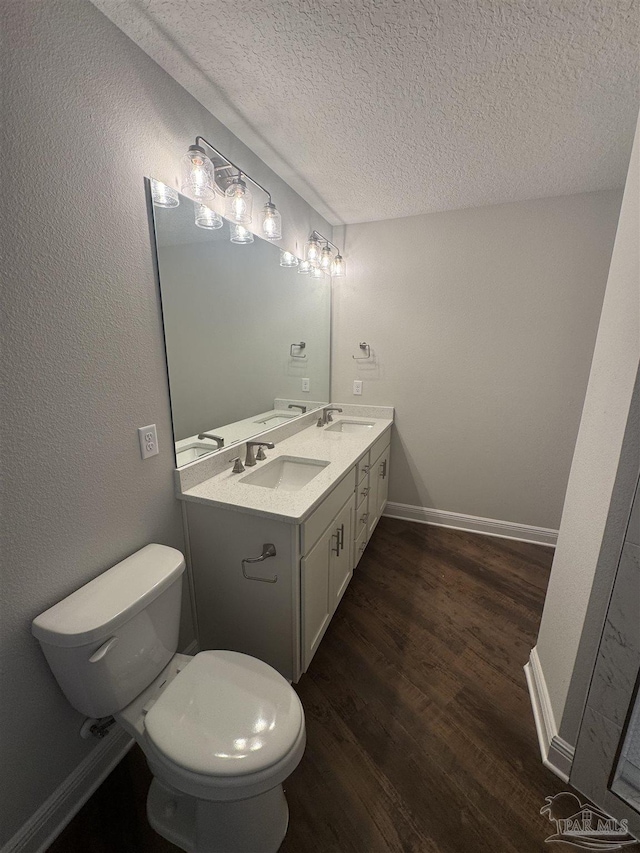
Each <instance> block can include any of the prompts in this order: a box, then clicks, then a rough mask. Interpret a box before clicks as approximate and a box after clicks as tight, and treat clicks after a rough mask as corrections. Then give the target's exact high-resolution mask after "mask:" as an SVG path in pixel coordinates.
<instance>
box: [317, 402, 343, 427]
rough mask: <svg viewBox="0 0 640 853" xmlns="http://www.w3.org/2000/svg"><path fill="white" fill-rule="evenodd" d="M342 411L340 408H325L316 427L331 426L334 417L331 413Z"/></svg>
mask: <svg viewBox="0 0 640 853" xmlns="http://www.w3.org/2000/svg"><path fill="white" fill-rule="evenodd" d="M341 411H342V409H341V408H340V407H339V406H325V408H324V409H323V410H322V415H321V416H320V417H319V418H318V423H317V424H316V426H326V425H327V424H330V423H331V421H332V420H333V416H332V414H331V412H341Z"/></svg>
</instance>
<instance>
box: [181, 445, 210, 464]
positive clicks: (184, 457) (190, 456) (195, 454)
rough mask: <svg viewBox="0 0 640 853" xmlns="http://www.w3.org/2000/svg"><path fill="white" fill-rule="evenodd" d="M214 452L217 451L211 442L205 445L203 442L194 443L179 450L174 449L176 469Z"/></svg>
mask: <svg viewBox="0 0 640 853" xmlns="http://www.w3.org/2000/svg"><path fill="white" fill-rule="evenodd" d="M214 450H218V448H217V447H216V445H215V444H214V443H213V442H212V443H210V444H205V443H204V442H200V441H194V442H192V443H191V444H186V445H184V446H183V447H181V448H180V449H178V448H176V462H177V464H178V467H180V466H181V465H186V464H187V462H193V461H194V460H196V459H199V458H200V457H201V456H206V455H207V453H213V451H214Z"/></svg>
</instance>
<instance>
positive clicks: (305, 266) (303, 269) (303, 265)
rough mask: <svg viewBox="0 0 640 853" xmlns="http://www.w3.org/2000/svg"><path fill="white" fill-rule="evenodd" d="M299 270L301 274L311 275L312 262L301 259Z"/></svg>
mask: <svg viewBox="0 0 640 853" xmlns="http://www.w3.org/2000/svg"><path fill="white" fill-rule="evenodd" d="M298 272H299V273H300V275H309V273H310V272H311V264H310V263H309V261H300V263H299V264H298Z"/></svg>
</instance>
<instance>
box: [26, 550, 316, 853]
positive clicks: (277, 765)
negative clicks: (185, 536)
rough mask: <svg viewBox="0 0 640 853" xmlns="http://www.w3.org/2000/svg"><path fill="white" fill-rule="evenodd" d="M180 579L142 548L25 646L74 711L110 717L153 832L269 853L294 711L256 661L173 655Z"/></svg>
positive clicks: (67, 602) (276, 835) (193, 844)
mask: <svg viewBox="0 0 640 853" xmlns="http://www.w3.org/2000/svg"><path fill="white" fill-rule="evenodd" d="M184 569H185V563H184V558H183V556H182V554H181V553H180V552H179V551H176V550H175V549H173V548H167V547H166V546H164V545H147V546H146V547H145V548H142V549H141V550H140V551H138V552H137V553H135V554H133V555H132V556H131V557H128V558H127V559H126V560H123V561H122V562H121V563H118V565H116V566H114V567H113V568H111V569H109V570H108V571H106V572H104V574H102V575H100V576H99V577H97V578H95V580H93V581H91V582H90V583H88V584H86V585H85V586H83V587H81V589H79V590H77V591H76V592H74V593H73V594H72V595H70V596H68V598H65V599H64V600H63V601H61V602H60V603H59V604H56V605H55V606H54V607H51V608H50V609H49V610H47V611H45V612H44V613H42V614H41V615H40V616H38V617H37V618H36V619H34V621H33V625H32V630H33V634H34V636H35V637H37V638H38V640H39V641H40V644H41V646H42V649H43V651H44V653H45V655H46V658H47V661H48V662H49V666H50V667H51V669H52V671H53V674H54V675H55V677H56V679H57V681H58V683H59V685H60V687H61V688H62V690H63V691H64V693H65V695H66V697H67V699H68V700H69V702H70V703H71V704H72V705H73V707H74V708H76V709H77V710H78V711H80V712H81V713H82V714H86V715H87V716H88V717H92V718H93V717H95V718H101V717H108V716H110V715H113V716H114V717H115V719H116V720H117V722H118V723H119V724H120V725H121V726H123V727H124V728H125V729H126V730H127V731H128V732H129V733H130V734H131V736H132V737H134V738H135V740H136V741H137V743H138V744H139V745H140V747H141V749H142V750H143V751H144V753H145V755H146V757H147V761H148V762H149V766H150V768H151V771H152V773H153V775H154V779H153V782H152V784H151V788H150V790H149V796H148V799H147V814H148V817H149V822H150V823H151V825H152V826H153V828H154V829H155V830H156V832H158V833H160V835H163V836H164V837H165V838H167V839H168V840H169V841H171V842H172V843H173V844H175V845H177V846H178V847H181V848H182V849H183V850H187V851H190V853H275V851H277V850H278V848H279V847H280V844H281V843H282V840H283V838H284V836H285V834H286V831H287V824H288V819H289V811H288V808H287V802H286V800H285V797H284V792H283V790H282V782H283V780H284V779H286V778H287V776H289V774H290V773H291V772H292V771H293V770H294V768H295V767H296V766H297V764H298V762H299V761H300V759H301V758H302V754H303V752H304V747H305V725H304V712H303V710H302V705H301V704H300V700H299V699H298V697H297V695H296V693H295V691H294V690H293V689H292V687H291V685H290V684H289V683H288V682H287V681H286V680H285V679H284V678H283V677H282V676H281V675H280V674H279V673H278V672H276V671H275V669H273V668H272V667H270V666H268V665H267V664H266V663H263V662H262V661H259V660H257V659H256V658H252V657H249V656H248V655H243V654H239V653H238V652H230V651H207V652H201V653H200V654H198V655H196V656H195V657H189V656H187V655H180V654H176V649H177V647H178V622H179V618H180V599H181V590H182V573H183V572H184Z"/></svg>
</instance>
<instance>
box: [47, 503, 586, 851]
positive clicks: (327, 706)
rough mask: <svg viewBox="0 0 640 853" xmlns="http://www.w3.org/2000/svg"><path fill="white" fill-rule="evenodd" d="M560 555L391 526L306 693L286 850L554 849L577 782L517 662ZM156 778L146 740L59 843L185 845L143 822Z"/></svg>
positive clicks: (73, 846) (358, 578)
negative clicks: (537, 723) (535, 713)
mask: <svg viewBox="0 0 640 853" xmlns="http://www.w3.org/2000/svg"><path fill="white" fill-rule="evenodd" d="M552 557H553V551H552V549H550V548H545V547H543V546H538V545H529V544H524V543H517V542H510V541H508V540H503V539H496V538H491V537H487V536H479V535H474V534H470V533H464V532H461V531H454V530H446V529H443V528H437V527H431V526H426V525H420V524H414V523H411V522H403V521H398V520H394V519H387V518H383V519H382V520H381V521H380V524H379V525H378V528H377V530H376V532H375V534H374V536H373V538H372V540H371V542H370V544H369V546H368V547H367V550H366V552H365V555H364V557H363V558H362V560H361V562H360V565H359V567H358V569H357V570H356V574H355V576H354V578H353V580H352V582H351V584H350V586H349V588H348V589H347V592H346V593H345V596H344V599H343V601H342V603H341V605H340V607H339V609H338V612H337V613H336V615H335V616H334V619H333V622H332V623H331V625H330V627H329V629H328V631H327V634H326V636H325V638H324V640H323V642H322V644H321V646H320V648H319V650H318V652H317V654H316V656H315V658H314V660H313V662H312V665H311V667H310V669H309V672H308V673H307V674H306V675H304V676H303V678H302V679H301V681H300V683H299V684H298V685H297V688H296V689H297V690H298V693H299V695H300V698H301V700H302V703H303V705H304V708H305V714H306V722H307V737H308V743H307V749H306V753H305V756H304V758H303V760H302V762H301V764H300V766H299V767H298V769H297V770H296V771H295V772H294V774H293V775H292V776H291V777H290V779H289V780H288V782H287V783H286V790H287V799H288V801H289V807H290V812H291V822H290V827H289V832H288V834H287V837H286V839H285V841H284V844H283V846H282V848H281V853H432V851H433V853H436V852H437V853H485V851H486V853H529V851H536V853H540V851H542V850H544V849H547V850H548V849H550V848H549V847H548V846H547V845H545V843H544V839H545V838H546V837H547V836H549V835H550V834H551V833H552V831H553V828H552V825H551V824H550V823H549V822H548V821H547V819H546V818H545V817H543V816H542V815H540V813H539V812H540V808H541V807H542V805H543V804H544V800H545V797H547V796H549V795H552V794H555V793H557V792H559V791H561V790H565V789H566V785H564V784H563V783H562V782H561V781H560V780H559V779H557V778H556V777H555V776H554V775H553V774H551V773H550V772H549V771H548V770H546V769H545V768H544V767H543V766H542V764H541V761H540V753H539V750H538V744H537V740H536V733H535V727H534V723H533V717H532V713H531V707H530V703H529V697H528V693H527V688H526V682H525V678H524V673H523V670H522V667H523V665H524V663H525V662H526V660H527V658H528V655H529V650H530V649H531V647H532V646H533V645H534V643H535V638H536V634H537V629H538V625H539V621H540V615H541V612H542V604H543V600H544V594H545V590H546V586H547V581H548V576H549V569H550V566H551V560H552ZM149 779H150V777H149V773H148V770H147V768H146V764H145V762H144V759H143V757H142V754H141V753H140V751H139V750H138V749H137V748H135V749H134V750H132V751H131V753H130V754H129V755H128V756H127V758H126V759H125V760H124V761H123V762H122V763H121V765H120V766H119V767H118V768H116V770H115V771H114V772H113V773H112V774H111V776H110V777H109V779H107V780H106V782H105V783H104V785H103V786H102V787H101V788H100V789H99V790H98V791H97V792H96V794H94V796H93V797H92V798H91V800H89V802H88V803H87V805H86V806H85V807H84V808H83V810H82V811H81V812H80V813H79V814H78V816H77V817H76V818H75V819H74V821H72V823H71V824H70V825H69V827H68V828H67V829H66V830H65V831H64V832H63V834H62V835H61V836H60V837H59V838H58V839H57V841H56V842H55V843H54V844H53V846H52V847H51V848H50V853H76V851H78V853H80V851H82V853H129V851H132V853H133V851H143V853H147V851H148V853H169V851H175V850H176V848H175V847H173V846H172V845H171V844H169V843H168V842H166V841H164V840H163V839H162V838H160V837H158V836H157V835H156V834H155V833H153V831H152V830H150V829H149V827H148V826H147V823H146V819H145V815H144V799H145V796H146V790H147V787H148V784H149ZM553 846H554V849H555V850H561V849H563V848H565V845H563V844H560V845H558V844H556V845H553ZM566 849H567V850H569V849H570V848H568V847H567V848H566ZM256 853H260V852H259V851H256Z"/></svg>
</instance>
